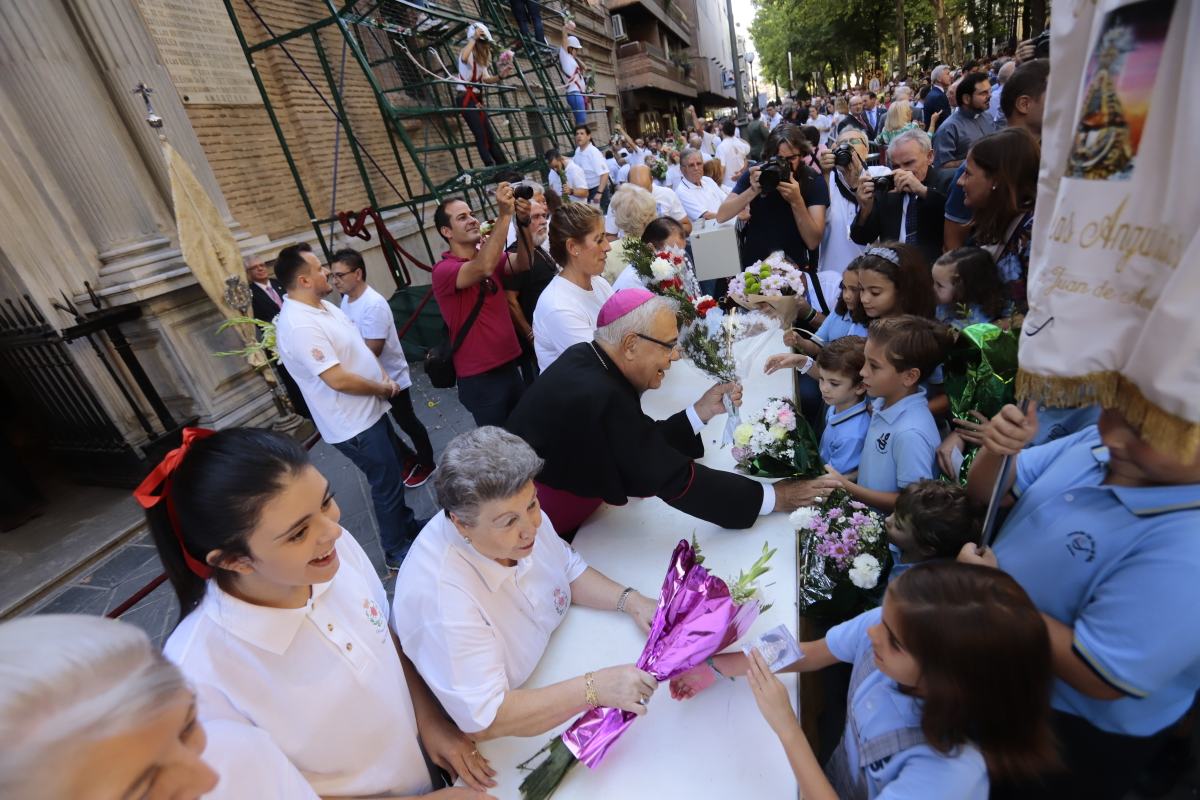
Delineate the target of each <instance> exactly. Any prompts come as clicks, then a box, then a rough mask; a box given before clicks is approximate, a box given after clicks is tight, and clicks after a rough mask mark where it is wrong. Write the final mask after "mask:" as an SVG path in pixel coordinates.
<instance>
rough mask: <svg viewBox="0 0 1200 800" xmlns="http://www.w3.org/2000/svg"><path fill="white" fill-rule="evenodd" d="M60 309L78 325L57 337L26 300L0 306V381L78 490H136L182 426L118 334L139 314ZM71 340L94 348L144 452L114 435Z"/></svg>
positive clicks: (117, 432) (131, 310)
mask: <svg viewBox="0 0 1200 800" xmlns="http://www.w3.org/2000/svg"><path fill="white" fill-rule="evenodd" d="M64 299H65V298H64ZM56 306H57V304H56ZM59 307H61V308H62V309H63V310H64V311H68V312H69V313H72V314H74V315H75V317H76V321H77V324H76V325H74V326H72V327H71V328H68V329H66V330H65V331H62V332H60V331H58V330H57V329H55V328H54V326H52V325H51V324H50V323H49V322H48V321H47V320H46V318H45V317H44V316H43V315H42V313H41V311H40V310H39V309H38V307H37V305H36V304H35V303H34V302H33V301H32V299H31V298H30V297H29V296H28V295H26V296H24V297H23V298H21V300H19V301H13V300H12V299H11V298H9V299H5V300H3V301H0V381H3V382H4V384H5V385H6V386H7V387H8V388H9V389H10V391H11V393H12V395H13V396H14V397H15V398H16V400H17V402H19V403H20V404H21V406H22V410H23V412H24V413H27V414H28V415H29V416H31V417H32V418H34V419H36V420H37V422H38V424H39V427H41V428H42V429H43V431H44V434H45V436H46V438H47V440H48V441H49V446H50V449H51V451H52V455H53V456H54V457H55V461H56V462H58V464H59V465H60V466H61V467H62V468H63V469H64V470H65V471H66V472H67V474H68V475H69V476H71V477H72V478H73V479H75V480H77V481H79V482H81V483H93V484H101V485H111V486H123V487H130V486H134V485H136V484H137V482H138V481H139V480H140V479H141V477H142V476H143V475H144V474H145V473H146V471H147V469H148V464H149V463H151V462H152V460H153V459H155V458H157V457H158V456H159V455H161V452H162V451H165V450H166V449H167V448H169V447H170V446H172V443H177V442H178V438H179V430H180V427H181V426H180V425H178V424H177V423H176V422H175V420H174V418H173V417H172V415H171V413H170V411H169V410H168V409H167V407H166V405H165V404H164V403H163V402H162V399H161V398H160V397H159V395H158V393H157V392H156V391H155V390H154V387H153V386H152V385H151V384H150V382H149V379H148V378H147V377H146V374H145V372H144V370H142V368H141V365H140V364H138V363H137V358H136V356H135V355H134V353H133V351H132V349H131V348H130V347H129V345H128V342H127V341H126V340H125V337H124V335H123V334H122V333H121V332H120V329H119V328H118V325H119V324H120V323H121V322H125V321H127V320H129V319H132V318H136V317H137V316H139V315H140V309H137V308H136V307H133V308H126V309H115V310H113V309H103V310H99V311H97V312H96V313H95V314H91V315H84V314H81V313H80V312H78V311H77V310H76V309H75V307H74V306H72V305H71V304H70V303H69V301H68V303H67V305H66V306H65V307H63V306H59ZM74 339H86V340H87V341H88V342H89V343H90V344H91V347H92V348H93V350H94V352H95V353H96V355H97V357H98V358H99V360H100V362H101V363H102V364H103V365H104V367H105V369H106V370H107V372H108V374H109V375H110V377H111V378H112V379H113V381H114V383H115V384H116V386H117V387H118V389H119V390H120V392H121V394H122V396H123V397H124V399H125V401H126V402H127V403H128V405H129V408H130V410H131V411H132V413H133V414H134V416H135V417H136V418H137V420H138V423H139V424H140V425H141V427H142V429H143V430H144V431H145V433H146V435H147V437H148V440H149V444H148V445H147V446H145V447H143V448H141V449H140V450H139V449H138V448H134V447H133V446H131V445H130V443H129V442H128V441H127V440H126V438H125V436H123V435H122V433H121V431H120V430H119V429H118V428H117V426H116V424H115V423H114V422H113V420H112V417H111V416H110V415H109V414H108V411H107V410H106V409H105V408H104V405H103V404H102V403H101V402H100V400H99V398H98V397H97V395H96V392H95V390H94V389H93V388H92V385H91V383H90V382H89V381H88V379H87V377H86V376H85V375H84V374H83V373H82V372H81V371H80V369H79V367H78V365H77V364H76V363H75V360H74V358H73V357H72V355H71V351H70V348H69V347H68V346H67V343H68V342H69V341H72V340H74ZM113 353H116V354H117V356H118V357H119V359H120V361H121V362H123V364H124V367H125V370H126V371H127V373H128V374H129V375H131V376H132V377H133V379H134V381H133V384H134V385H129V383H130V382H129V381H128V380H127V379H126V378H125V377H124V375H122V374H121V371H120V370H118V368H117V365H116V363H115V359H114V357H113ZM139 396H140V397H141V399H142V400H144V401H145V402H146V403H147V404H148V405H149V406H150V408H151V409H152V410H153V411H154V415H155V417H156V418H157V421H158V423H159V425H158V426H155V425H154V424H153V423H152V422H151V420H150V419H149V418H148V417H147V415H146V413H145V412H144V411H143V410H142V404H141V403H140V402H139V399H138V397H139ZM189 422H190V421H189Z"/></svg>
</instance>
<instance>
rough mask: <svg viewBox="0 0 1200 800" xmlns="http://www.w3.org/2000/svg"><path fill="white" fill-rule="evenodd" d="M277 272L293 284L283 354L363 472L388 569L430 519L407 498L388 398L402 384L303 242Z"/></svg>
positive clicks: (284, 315)
mask: <svg viewBox="0 0 1200 800" xmlns="http://www.w3.org/2000/svg"><path fill="white" fill-rule="evenodd" d="M275 277H276V278H278V280H279V282H280V283H281V284H283V288H284V289H285V290H287V296H286V297H285V298H284V301H283V308H282V309H281V310H280V312H279V316H278V317H277V318H276V321H275V343H276V348H277V349H278V351H279V358H280V360H281V361H282V362H283V364H284V366H286V367H287V369H288V372H290V373H291V374H292V377H293V378H295V379H296V383H297V385H299V387H300V391H301V392H302V393H303V395H304V399H305V401H306V402H307V403H308V408H309V410H310V411H311V412H312V416H313V422H314V423H315V424H316V426H317V430H318V431H319V432H320V434H321V436H322V438H324V439H325V441H327V442H329V443H330V444H332V445H333V446H334V447H336V448H337V449H338V450H339V451H340V452H341V453H342V455H344V456H346V457H347V458H348V459H350V460H351V461H352V462H353V463H354V464H355V466H357V467H358V468H359V469H360V470H362V472H363V474H364V475H366V476H367V481H368V482H369V483H370V484H371V500H372V502H373V504H374V506H375V519H376V522H378V523H379V538H380V542H381V543H382V545H383V553H384V560H385V562H386V563H387V565H388V567H390V568H392V569H397V568H399V566H400V563H401V562H402V561H403V560H404V555H405V554H406V553H407V552H408V548H409V545H411V544H412V540H413V538H414V537H415V536H416V535H417V533H418V532H419V531H420V530H421V526H423V525H424V524H425V522H424V520H417V519H416V518H415V517H414V516H413V512H412V509H410V508H409V507H408V506H407V505H405V503H404V475H403V473H402V468H401V461H400V459H401V452H400V445H399V441H398V438H397V436H396V432H395V430H394V429H393V428H392V423H391V420H389V419H388V417H387V412H388V401H389V400H391V398H393V397H395V396H396V395H397V394H399V393H400V387H399V386H398V385H397V384H396V382H395V381H393V380H392V379H391V378H390V377H388V374H387V372H386V371H385V370H384V369H383V367H382V366H381V365H380V363H379V359H378V358H376V357H375V354H374V353H372V352H371V350H370V349H369V348H368V347H367V345H366V343H365V342H364V341H363V338H362V336H361V335H360V334H359V332H358V328H356V327H355V326H354V323H353V322H351V321H350V319H349V318H348V317H347V316H346V315H345V314H343V313H342V311H341V309H339V308H338V307H337V306H335V305H333V304H332V303H330V302H329V301H328V300H322V299H321V298H322V297H324V296H325V295H327V294H329V292H330V291H331V290H330V286H329V279H328V277H327V276H326V274H325V270H324V268H322V266H321V262H319V261H318V260H317V257H316V256H315V255H314V254H313V253H312V252H311V250H306V249H302V246H301V245H293V246H291V247H285V248H284V249H283V250H281V251H280V253H279V257H278V258H277V259H276V261H275Z"/></svg>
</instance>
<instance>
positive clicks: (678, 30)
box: [607, 0, 692, 46]
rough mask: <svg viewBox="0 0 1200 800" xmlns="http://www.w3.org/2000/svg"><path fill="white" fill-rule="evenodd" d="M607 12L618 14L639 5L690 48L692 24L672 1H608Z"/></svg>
mask: <svg viewBox="0 0 1200 800" xmlns="http://www.w3.org/2000/svg"><path fill="white" fill-rule="evenodd" d="M607 5H608V10H609V11H610V12H618V11H620V10H621V9H623V8H628V7H629V6H634V5H640V6H642V7H643V8H645V9H646V10H647V11H649V12H650V13H651V14H653V15H654V16H655V17H657V18H658V19H659V20H660V21H661V22H662V23H663V24H665V25H666V26H667V27H668V28H670V29H671V32H672V33H674V34H675V35H676V36H678V37H679V38H680V39H683V41H685V42H687V44H688V45H689V46H690V45H691V43H692V22H691V20H690V19H689V18H688V15H687V14H686V13H685V12H684V11H683V9H682V8H680V7H679V5H678V4H677V3H675V2H673V0H666V2H664V0H608V3H607Z"/></svg>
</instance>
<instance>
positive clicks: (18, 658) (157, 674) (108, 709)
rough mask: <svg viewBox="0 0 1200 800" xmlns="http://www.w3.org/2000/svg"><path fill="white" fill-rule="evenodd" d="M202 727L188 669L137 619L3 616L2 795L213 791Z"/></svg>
mask: <svg viewBox="0 0 1200 800" xmlns="http://www.w3.org/2000/svg"><path fill="white" fill-rule="evenodd" d="M204 745H205V737H204V729H203V728H202V727H201V726H200V723H199V722H198V721H197V720H196V703H195V698H194V696H193V694H192V690H191V689H189V688H188V686H187V684H186V683H185V682H184V680H183V676H182V675H181V674H180V672H179V669H178V668H177V667H176V666H175V665H174V664H171V663H170V662H169V661H167V660H166V659H165V658H163V656H162V653H160V652H159V651H158V648H156V647H154V645H152V644H151V643H150V640H149V638H147V636H146V634H145V633H143V632H142V631H141V630H139V629H138V628H135V627H134V626H132V625H129V624H127V623H123V622H116V621H114V620H109V619H103V618H100V617H86V616H82V615H79V616H76V615H70V616H68V615H43V616H33V617H25V618H22V619H17V620H13V621H12V622H6V623H4V624H3V625H0V797H11V798H18V797H19V798H22V800H51V799H52V798H63V797H70V798H75V799H76V800H117V798H126V797H172V798H178V799H179V800H190V799H191V798H199V797H200V796H201V795H204V794H207V793H208V792H209V791H210V790H211V789H212V788H213V787H214V786H215V785H216V783H217V775H216V773H215V772H213V771H212V769H210V768H209V767H208V765H206V764H205V763H204V762H203V761H202V760H201V759H200V754H201V752H202V751H203V750H204Z"/></svg>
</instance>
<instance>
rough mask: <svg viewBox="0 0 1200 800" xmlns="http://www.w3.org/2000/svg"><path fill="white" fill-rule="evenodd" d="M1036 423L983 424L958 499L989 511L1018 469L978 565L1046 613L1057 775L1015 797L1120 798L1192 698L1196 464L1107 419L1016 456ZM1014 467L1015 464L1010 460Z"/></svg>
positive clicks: (1199, 466) (1199, 504)
mask: <svg viewBox="0 0 1200 800" xmlns="http://www.w3.org/2000/svg"><path fill="white" fill-rule="evenodd" d="M1037 429H1038V419H1037V412H1036V411H1034V410H1033V409H1032V408H1031V409H1030V411H1029V412H1028V414H1023V413H1022V412H1021V411H1020V409H1018V408H1017V407H1016V406H1012V405H1010V406H1005V407H1004V409H1002V410H1001V412H1000V413H999V414H997V415H996V417H994V418H993V419H992V420H991V422H990V423H989V424H988V426H987V428H986V431H985V434H984V445H983V447H982V448H981V449H980V451H979V455H978V456H977V457H976V460H975V462H974V464H972V467H971V473H970V478H969V480H968V483H967V491H968V493H969V494H970V495H971V496H972V498H974V499H975V500H977V501H986V500H987V498H988V496H989V495H990V492H991V488H992V485H993V484H994V483H995V479H996V476H997V475H998V474H999V467H1000V461H1001V458H1002V457H1003V456H1004V455H1014V456H1016V470H1015V473H1016V474H1015V479H1013V483H1012V491H1013V494H1014V495H1015V496H1016V497H1017V502H1016V505H1015V507H1014V508H1013V510H1012V513H1011V514H1010V515H1009V518H1008V520H1007V521H1006V523H1005V525H1004V527H1003V529H1001V531H1000V534H999V536H998V537H997V540H996V548H995V552H994V553H992V552H990V551H989V552H986V553H985V554H984V555H983V556H982V557H980V556H976V555H975V554H974V549H973V547H967V548H964V552H963V554H962V555H960V560H964V561H977V562H980V561H981V562H983V563H989V564H991V565H992V566H997V565H998V566H999V568H1000V569H1003V570H1005V571H1006V572H1008V573H1009V574H1010V575H1012V576H1013V577H1014V578H1016V579H1017V581H1018V582H1019V583H1020V584H1021V586H1022V587H1024V589H1025V590H1026V591H1027V592H1028V593H1029V596H1030V597H1031V598H1032V600H1033V602H1034V603H1035V604H1036V605H1037V607H1038V608H1039V609H1040V610H1041V611H1042V616H1043V617H1044V618H1045V620H1046V627H1047V631H1048V632H1049V634H1050V642H1051V650H1052V658H1053V662H1054V670H1055V673H1056V676H1057V678H1058V680H1057V681H1056V682H1055V687H1054V693H1053V696H1052V698H1051V704H1052V705H1053V707H1054V710H1055V724H1056V731H1057V734H1058V738H1059V742H1060V744H1061V747H1062V755H1063V759H1064V761H1065V762H1066V766H1067V770H1066V771H1065V772H1063V773H1062V774H1060V775H1056V776H1053V777H1051V778H1050V779H1049V781H1048V782H1047V783H1046V784H1045V785H1043V786H1039V787H1021V788H1020V790H1019V793H1018V794H1015V795H1014V796H1020V797H1022V798H1042V797H1045V798H1055V800H1063V799H1064V798H1065V799H1067V800H1070V798H1088V800H1097V799H1100V800H1102V799H1103V798H1114V800H1117V799H1118V798H1122V797H1124V796H1125V794H1126V792H1127V791H1128V790H1129V789H1130V788H1131V787H1132V785H1133V783H1134V781H1135V780H1136V778H1137V775H1138V773H1139V771H1140V770H1141V769H1142V768H1143V767H1144V766H1145V765H1146V763H1147V762H1148V760H1149V759H1150V758H1151V757H1152V756H1153V755H1154V754H1155V752H1156V751H1157V749H1158V748H1159V747H1160V746H1161V745H1162V743H1163V739H1164V736H1165V733H1166V731H1167V729H1169V728H1170V727H1171V726H1172V725H1174V723H1175V722H1177V721H1178V720H1179V719H1180V718H1181V717H1182V716H1183V715H1184V714H1185V713H1187V711H1188V709H1189V708H1190V707H1191V705H1192V702H1193V699H1194V696H1195V694H1196V691H1197V689H1200V621H1198V620H1197V609H1198V608H1200V580H1197V576H1198V575H1200V537H1198V536H1197V535H1196V534H1197V530H1200V457H1193V458H1192V459H1191V460H1190V461H1183V460H1180V459H1178V458H1176V457H1173V456H1171V455H1168V454H1166V453H1163V452H1160V451H1158V450H1155V449H1154V448H1152V447H1151V446H1150V445H1149V444H1147V443H1146V442H1144V441H1143V440H1142V439H1141V438H1140V437H1139V435H1138V433H1137V431H1136V430H1134V429H1133V428H1132V427H1131V426H1130V425H1129V424H1128V422H1126V421H1125V419H1124V418H1123V417H1122V416H1121V415H1120V414H1119V413H1117V412H1115V411H1111V410H1106V411H1104V412H1103V413H1102V414H1101V416H1100V422H1099V425H1098V426H1091V427H1088V428H1085V429H1084V430H1081V431H1079V432H1077V433H1074V434H1072V435H1070V436H1066V437H1064V438H1061V439H1058V440H1057V441H1054V442H1051V443H1049V444H1045V445H1041V446H1039V447H1033V448H1030V449H1027V450H1023V448H1024V446H1025V445H1026V444H1027V443H1028V442H1029V441H1031V440H1033V438H1034V437H1035V436H1036V434H1037ZM1018 454H1019V455H1018Z"/></svg>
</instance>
